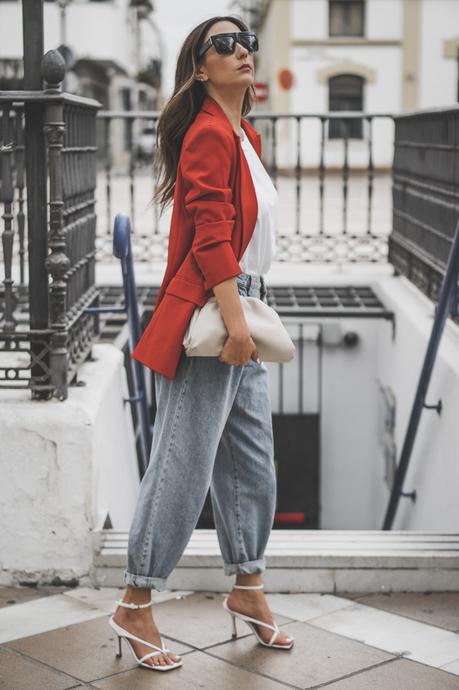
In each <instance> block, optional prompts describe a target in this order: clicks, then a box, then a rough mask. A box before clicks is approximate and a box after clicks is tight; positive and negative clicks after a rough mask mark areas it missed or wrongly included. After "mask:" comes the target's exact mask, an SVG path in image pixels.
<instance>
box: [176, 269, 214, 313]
mask: <svg viewBox="0 0 459 690" xmlns="http://www.w3.org/2000/svg"><path fill="white" fill-rule="evenodd" d="M165 293H166V294H170V295H175V296H176V297H181V298H182V299H185V300H188V301H189V302H194V304H198V305H199V306H200V307H202V306H204V304H205V303H206V302H207V299H208V296H209V295H208V290H206V288H205V287H204V285H203V284H199V283H192V282H191V281H190V280H187V279H186V278H182V277H181V276H178V275H175V276H174V277H173V278H172V280H171V281H170V282H169V284H168V286H167V288H166V290H165Z"/></svg>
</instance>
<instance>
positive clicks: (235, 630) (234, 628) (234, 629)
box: [231, 616, 237, 640]
mask: <svg viewBox="0 0 459 690" xmlns="http://www.w3.org/2000/svg"><path fill="white" fill-rule="evenodd" d="M231 618H232V623H233V630H232V633H231V637H232V639H233V640H235V639H236V637H237V628H236V616H231Z"/></svg>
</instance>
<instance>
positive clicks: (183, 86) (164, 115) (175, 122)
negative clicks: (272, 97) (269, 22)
mask: <svg viewBox="0 0 459 690" xmlns="http://www.w3.org/2000/svg"><path fill="white" fill-rule="evenodd" d="M224 20H228V21H230V22H233V23H234V24H236V25H237V26H238V27H239V28H240V30H241V31H248V30H249V29H248V27H247V26H246V24H245V23H244V22H243V21H242V19H239V17H232V16H223V17H212V18H211V19H207V20H206V21H204V22H202V23H201V24H198V26H196V28H194V29H193V30H192V31H191V32H190V33H189V34H188V36H187V37H186V38H185V40H184V42H183V45H182V48H181V50H180V54H179V56H178V60H177V67H176V70H175V86H174V92H173V94H172V96H171V98H170V99H169V100H168V102H167V103H166V104H165V106H164V107H163V110H162V112H161V115H160V117H159V118H158V123H157V129H156V145H155V160H154V169H155V168H156V169H157V172H158V186H157V188H156V190H155V192H154V194H153V197H152V199H151V203H158V202H159V203H160V205H161V211H160V214H162V213H163V211H164V209H165V208H166V206H167V204H168V203H169V202H171V201H172V200H173V198H174V189H175V178H176V175H177V166H178V161H179V157H180V150H181V148H182V141H183V137H184V136H185V133H186V131H187V129H188V127H189V126H190V124H191V123H192V122H193V120H194V119H195V117H196V115H197V114H198V112H199V111H200V109H201V105H202V102H203V100H204V98H205V96H206V90H205V86H204V84H203V82H201V81H200V80H198V79H195V77H196V75H197V70H198V67H199V65H200V63H201V61H202V59H203V58H201V60H199V59H198V57H197V55H198V50H199V48H200V47H201V45H202V43H203V41H204V37H205V35H206V33H207V31H208V30H209V28H210V27H211V26H212V25H213V24H215V23H216V22H219V21H224ZM255 100H256V93H255V89H254V87H253V84H251V85H250V86H249V87H248V88H247V90H246V92H245V94H244V100H243V103H242V113H241V114H242V115H243V116H244V115H246V114H247V113H248V112H250V110H251V109H252V105H253V102H254V101H255ZM161 176H162V179H161V180H159V178H160V177H161Z"/></svg>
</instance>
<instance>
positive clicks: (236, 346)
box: [218, 329, 258, 364]
mask: <svg viewBox="0 0 459 690" xmlns="http://www.w3.org/2000/svg"><path fill="white" fill-rule="evenodd" d="M218 359H219V360H220V362H224V363H225V364H247V363H248V362H249V361H250V360H251V359H253V360H255V361H257V360H258V352H257V346H256V345H255V343H254V341H253V340H252V337H251V335H250V331H249V330H248V329H247V330H246V331H243V332H241V333H240V334H234V333H233V334H230V335H229V336H228V338H227V339H226V341H225V344H224V346H223V349H222V351H221V353H220V355H219V357H218Z"/></svg>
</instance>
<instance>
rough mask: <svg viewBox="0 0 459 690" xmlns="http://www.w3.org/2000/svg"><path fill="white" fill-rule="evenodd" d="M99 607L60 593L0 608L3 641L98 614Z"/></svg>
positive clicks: (0, 631) (38, 632) (95, 616)
mask: <svg viewBox="0 0 459 690" xmlns="http://www.w3.org/2000/svg"><path fill="white" fill-rule="evenodd" d="M101 613H102V612H101V611H99V610H98V609H96V608H94V607H91V606H87V605H86V604H83V603H82V602H80V601H77V600H76V599H72V598H71V597H68V596H65V594H56V595H51V596H45V597H40V598H39V599H34V600H33V601H26V602H24V603H21V604H15V605H14V606H7V607H4V608H2V609H0V643H4V642H9V641H10V640H16V639H18V638H22V637H28V636H30V635H38V634H40V633H43V632H47V631H49V630H55V629H57V628H61V627H62V626H64V625H71V624H73V623H80V622H82V621H87V620H91V619H92V618H98V617H99V616H100V615H101Z"/></svg>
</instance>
